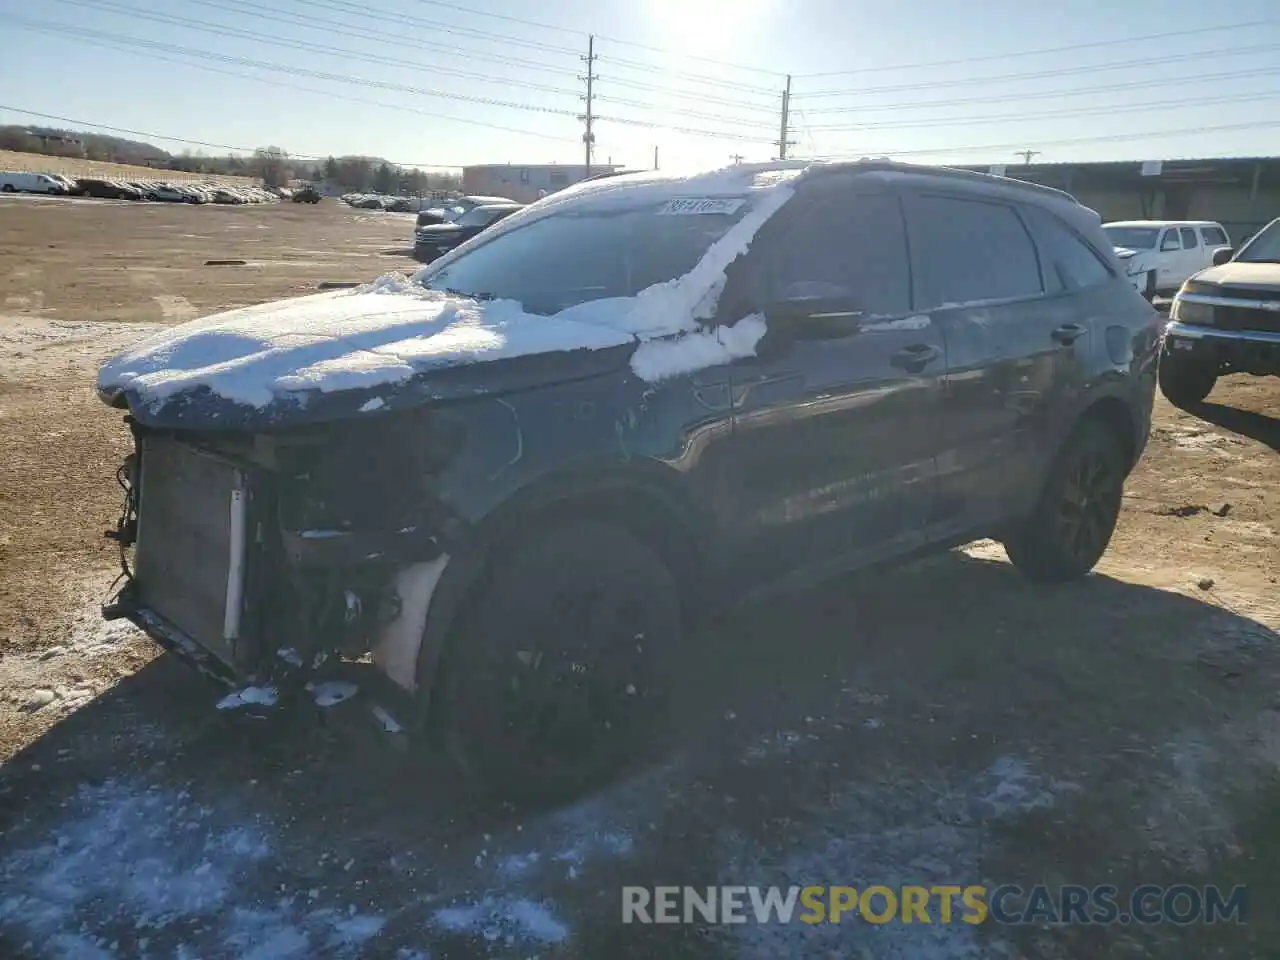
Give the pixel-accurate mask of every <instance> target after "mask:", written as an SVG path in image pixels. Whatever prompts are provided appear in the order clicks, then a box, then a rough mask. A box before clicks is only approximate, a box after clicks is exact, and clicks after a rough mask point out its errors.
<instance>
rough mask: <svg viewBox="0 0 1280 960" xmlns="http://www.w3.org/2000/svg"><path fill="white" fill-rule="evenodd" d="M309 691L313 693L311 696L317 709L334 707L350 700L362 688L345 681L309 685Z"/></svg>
mask: <svg viewBox="0 0 1280 960" xmlns="http://www.w3.org/2000/svg"><path fill="white" fill-rule="evenodd" d="M307 689H308V690H310V691H311V696H312V698H313V699H314V700H315V702H316V706H317V707H332V706H334V705H335V704H338V703H342V701H343V700H350V699H351V698H352V697H354V696H355V695H356V694H357V693H358V692H359V691H360V688H359V687H357V686H356V685H355V684H354V683H348V682H346V681H345V680H326V681H324V682H323V683H308V684H307Z"/></svg>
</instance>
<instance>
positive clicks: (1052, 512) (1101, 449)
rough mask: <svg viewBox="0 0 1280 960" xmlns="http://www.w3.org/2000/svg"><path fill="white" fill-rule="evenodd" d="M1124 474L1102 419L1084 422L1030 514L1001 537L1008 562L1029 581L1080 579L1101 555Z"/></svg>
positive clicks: (1115, 441) (1118, 448)
mask: <svg viewBox="0 0 1280 960" xmlns="http://www.w3.org/2000/svg"><path fill="white" fill-rule="evenodd" d="M1127 473H1128V464H1127V463H1126V462H1125V452H1124V447H1123V445H1122V444H1121V443H1120V440H1119V438H1118V437H1117V436H1116V435H1115V431H1114V430H1113V429H1112V428H1110V427H1109V426H1108V425H1107V424H1105V423H1103V422H1102V421H1101V420H1085V421H1084V422H1083V423H1081V424H1080V425H1079V426H1078V427H1076V430H1075V432H1074V433H1073V434H1072V435H1071V437H1070V438H1069V439H1068V440H1067V442H1066V444H1064V445H1063V448H1062V450H1061V451H1059V453H1058V457H1057V460H1055V461H1054V465H1053V468H1052V470H1051V471H1050V473H1049V477H1048V479H1047V480H1046V482H1045V486H1044V490H1043V491H1042V492H1041V494H1040V501H1039V503H1037V505H1036V509H1035V512H1034V513H1033V514H1032V515H1031V516H1030V517H1029V518H1028V519H1027V520H1025V521H1024V522H1023V523H1022V524H1021V525H1020V526H1019V528H1018V529H1017V530H1016V531H1014V532H1013V533H1011V534H1010V535H1009V536H1008V537H1006V538H1005V541H1004V546H1005V551H1006V552H1007V553H1008V554H1009V559H1010V560H1011V561H1012V562H1013V565H1014V566H1015V567H1017V568H1018V569H1019V570H1020V571H1022V573H1024V574H1025V575H1026V576H1027V577H1029V578H1030V579H1032V580H1036V581H1039V582H1042V583H1057V582H1062V581H1066V580H1075V579H1077V578H1079V577H1083V576H1084V575H1085V574H1087V573H1088V572H1089V571H1090V570H1092V569H1093V567H1094V564H1096V563H1097V562H1098V560H1100V559H1101V558H1102V555H1103V553H1105V552H1106V549H1107V545H1108V544H1109V543H1110V542H1111V534H1112V533H1113V532H1114V530H1115V526H1116V520H1117V519H1118V518H1119V516H1120V501H1121V498H1122V496H1123V494H1124V480H1125V476H1126V474H1127Z"/></svg>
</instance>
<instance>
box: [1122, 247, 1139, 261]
mask: <svg viewBox="0 0 1280 960" xmlns="http://www.w3.org/2000/svg"><path fill="white" fill-rule="evenodd" d="M1115 251H1116V256H1117V257H1119V258H1120V259H1121V260H1128V259H1129V258H1131V257H1136V256H1137V255H1138V254H1139V253H1141V252H1142V251H1141V250H1135V249H1133V247H1116V248H1115Z"/></svg>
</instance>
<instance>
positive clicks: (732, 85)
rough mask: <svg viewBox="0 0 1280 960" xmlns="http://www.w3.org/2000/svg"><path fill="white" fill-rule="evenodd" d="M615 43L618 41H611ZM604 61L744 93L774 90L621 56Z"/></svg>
mask: <svg viewBox="0 0 1280 960" xmlns="http://www.w3.org/2000/svg"><path fill="white" fill-rule="evenodd" d="M612 42H614V43H617V42H618V41H616V40H615V41H612ZM600 59H601V61H602V62H604V63H610V64H612V65H614V66H615V67H622V68H624V69H627V70H641V71H644V72H646V73H654V72H655V71H660V72H661V73H663V74H665V75H666V76H669V77H676V78H678V79H681V80H690V81H692V82H694V83H705V84H709V85H710V86H714V87H724V88H726V89H729V90H741V91H744V92H746V93H773V92H774V91H773V90H771V89H770V88H768V87H761V86H756V85H755V84H749V83H740V82H738V81H735V80H724V79H721V78H719V77H709V76H707V75H706V74H705V73H686V72H684V71H681V70H665V69H662V68H660V67H657V66H655V65H654V64H652V63H644V62H642V61H640V60H628V59H624V58H623V57H611V56H607V55H606V56H603V57H601V58H600Z"/></svg>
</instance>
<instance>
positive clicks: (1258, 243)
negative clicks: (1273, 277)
mask: <svg viewBox="0 0 1280 960" xmlns="http://www.w3.org/2000/svg"><path fill="white" fill-rule="evenodd" d="M1235 260H1236V261H1237V262H1243V263H1280V219H1277V220H1272V221H1271V222H1270V223H1269V224H1267V225H1266V226H1265V227H1263V228H1262V230H1261V231H1259V233H1258V235H1257V236H1256V237H1254V238H1253V239H1252V240H1250V241H1249V242H1248V243H1247V244H1245V246H1244V249H1243V250H1241V251H1240V252H1239V253H1237V254H1236V256H1235Z"/></svg>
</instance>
